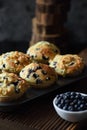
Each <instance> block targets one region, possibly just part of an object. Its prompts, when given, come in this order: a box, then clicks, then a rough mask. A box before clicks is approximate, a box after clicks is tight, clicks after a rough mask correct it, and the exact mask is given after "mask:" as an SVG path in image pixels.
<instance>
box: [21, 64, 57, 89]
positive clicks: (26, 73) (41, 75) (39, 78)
mask: <svg viewBox="0 0 87 130" xmlns="http://www.w3.org/2000/svg"><path fill="white" fill-rule="evenodd" d="M20 77H21V78H23V79H25V80H26V81H28V82H29V84H30V85H31V86H32V87H34V88H47V87H49V86H51V85H52V84H54V83H55V81H56V79H57V74H56V72H55V70H54V69H53V68H51V67H49V66H48V65H46V64H42V63H31V64H29V65H27V66H26V67H25V68H23V69H22V70H21V72H20Z"/></svg>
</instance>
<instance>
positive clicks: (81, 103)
mask: <svg viewBox="0 0 87 130" xmlns="http://www.w3.org/2000/svg"><path fill="white" fill-rule="evenodd" d="M53 106H54V108H55V110H56V112H57V114H58V115H59V116H60V117H61V118H63V119H64V120H67V121H70V122H79V121H81V120H84V119H85V118H87V94H84V93H80V92H71V91H70V92H65V93H61V94H58V95H56V97H55V98H54V99H53Z"/></svg>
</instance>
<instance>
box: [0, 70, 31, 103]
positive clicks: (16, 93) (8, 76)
mask: <svg viewBox="0 0 87 130" xmlns="http://www.w3.org/2000/svg"><path fill="white" fill-rule="evenodd" d="M28 88H29V84H28V83H27V82H26V81H25V80H24V79H22V78H19V77H18V76H17V75H16V74H14V73H7V72H3V73H1V74H0V101H1V102H8V101H13V100H16V99H18V98H19V97H21V96H22V95H23V94H24V93H25V92H26V91H27V89H28Z"/></svg>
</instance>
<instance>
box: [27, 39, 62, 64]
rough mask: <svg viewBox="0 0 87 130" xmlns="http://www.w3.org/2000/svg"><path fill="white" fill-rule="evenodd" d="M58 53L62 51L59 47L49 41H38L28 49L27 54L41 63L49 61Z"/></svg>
mask: <svg viewBox="0 0 87 130" xmlns="http://www.w3.org/2000/svg"><path fill="white" fill-rule="evenodd" d="M58 53H60V50H59V48H58V47H57V46H55V45H54V44H52V43H49V42H47V41H41V42H38V43H36V44H34V45H33V46H31V47H30V48H29V49H28V50H27V54H28V55H29V56H30V58H31V60H32V61H37V62H41V63H48V61H49V60H50V59H53V58H54V56H55V55H56V54H58Z"/></svg>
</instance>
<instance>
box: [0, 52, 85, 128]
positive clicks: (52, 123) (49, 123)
mask: <svg viewBox="0 0 87 130" xmlns="http://www.w3.org/2000/svg"><path fill="white" fill-rule="evenodd" d="M81 55H82V56H83V57H84V55H85V57H86V56H87V49H86V50H85V53H82V52H81ZM66 91H79V92H83V93H87V77H86V78H84V79H82V80H80V81H79V82H75V83H73V84H70V85H68V86H65V87H63V88H62V89H59V90H57V91H56V92H53V93H52V94H50V95H47V96H45V97H40V98H38V99H36V100H33V101H32V102H30V103H29V104H27V105H25V106H21V108H20V109H17V110H15V111H12V112H0V130H7V129H9V130H82V129H83V130H85V129H84V128H83V126H84V125H85V128H86V129H87V126H86V124H87V123H86V122H87V121H86V120H85V121H83V122H80V123H71V122H68V121H65V120H63V119H62V118H60V117H59V116H58V115H57V114H56V112H55V110H54V108H53V104H52V101H53V98H54V97H55V96H56V94H58V93H62V92H66ZM84 122H85V124H84Z"/></svg>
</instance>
